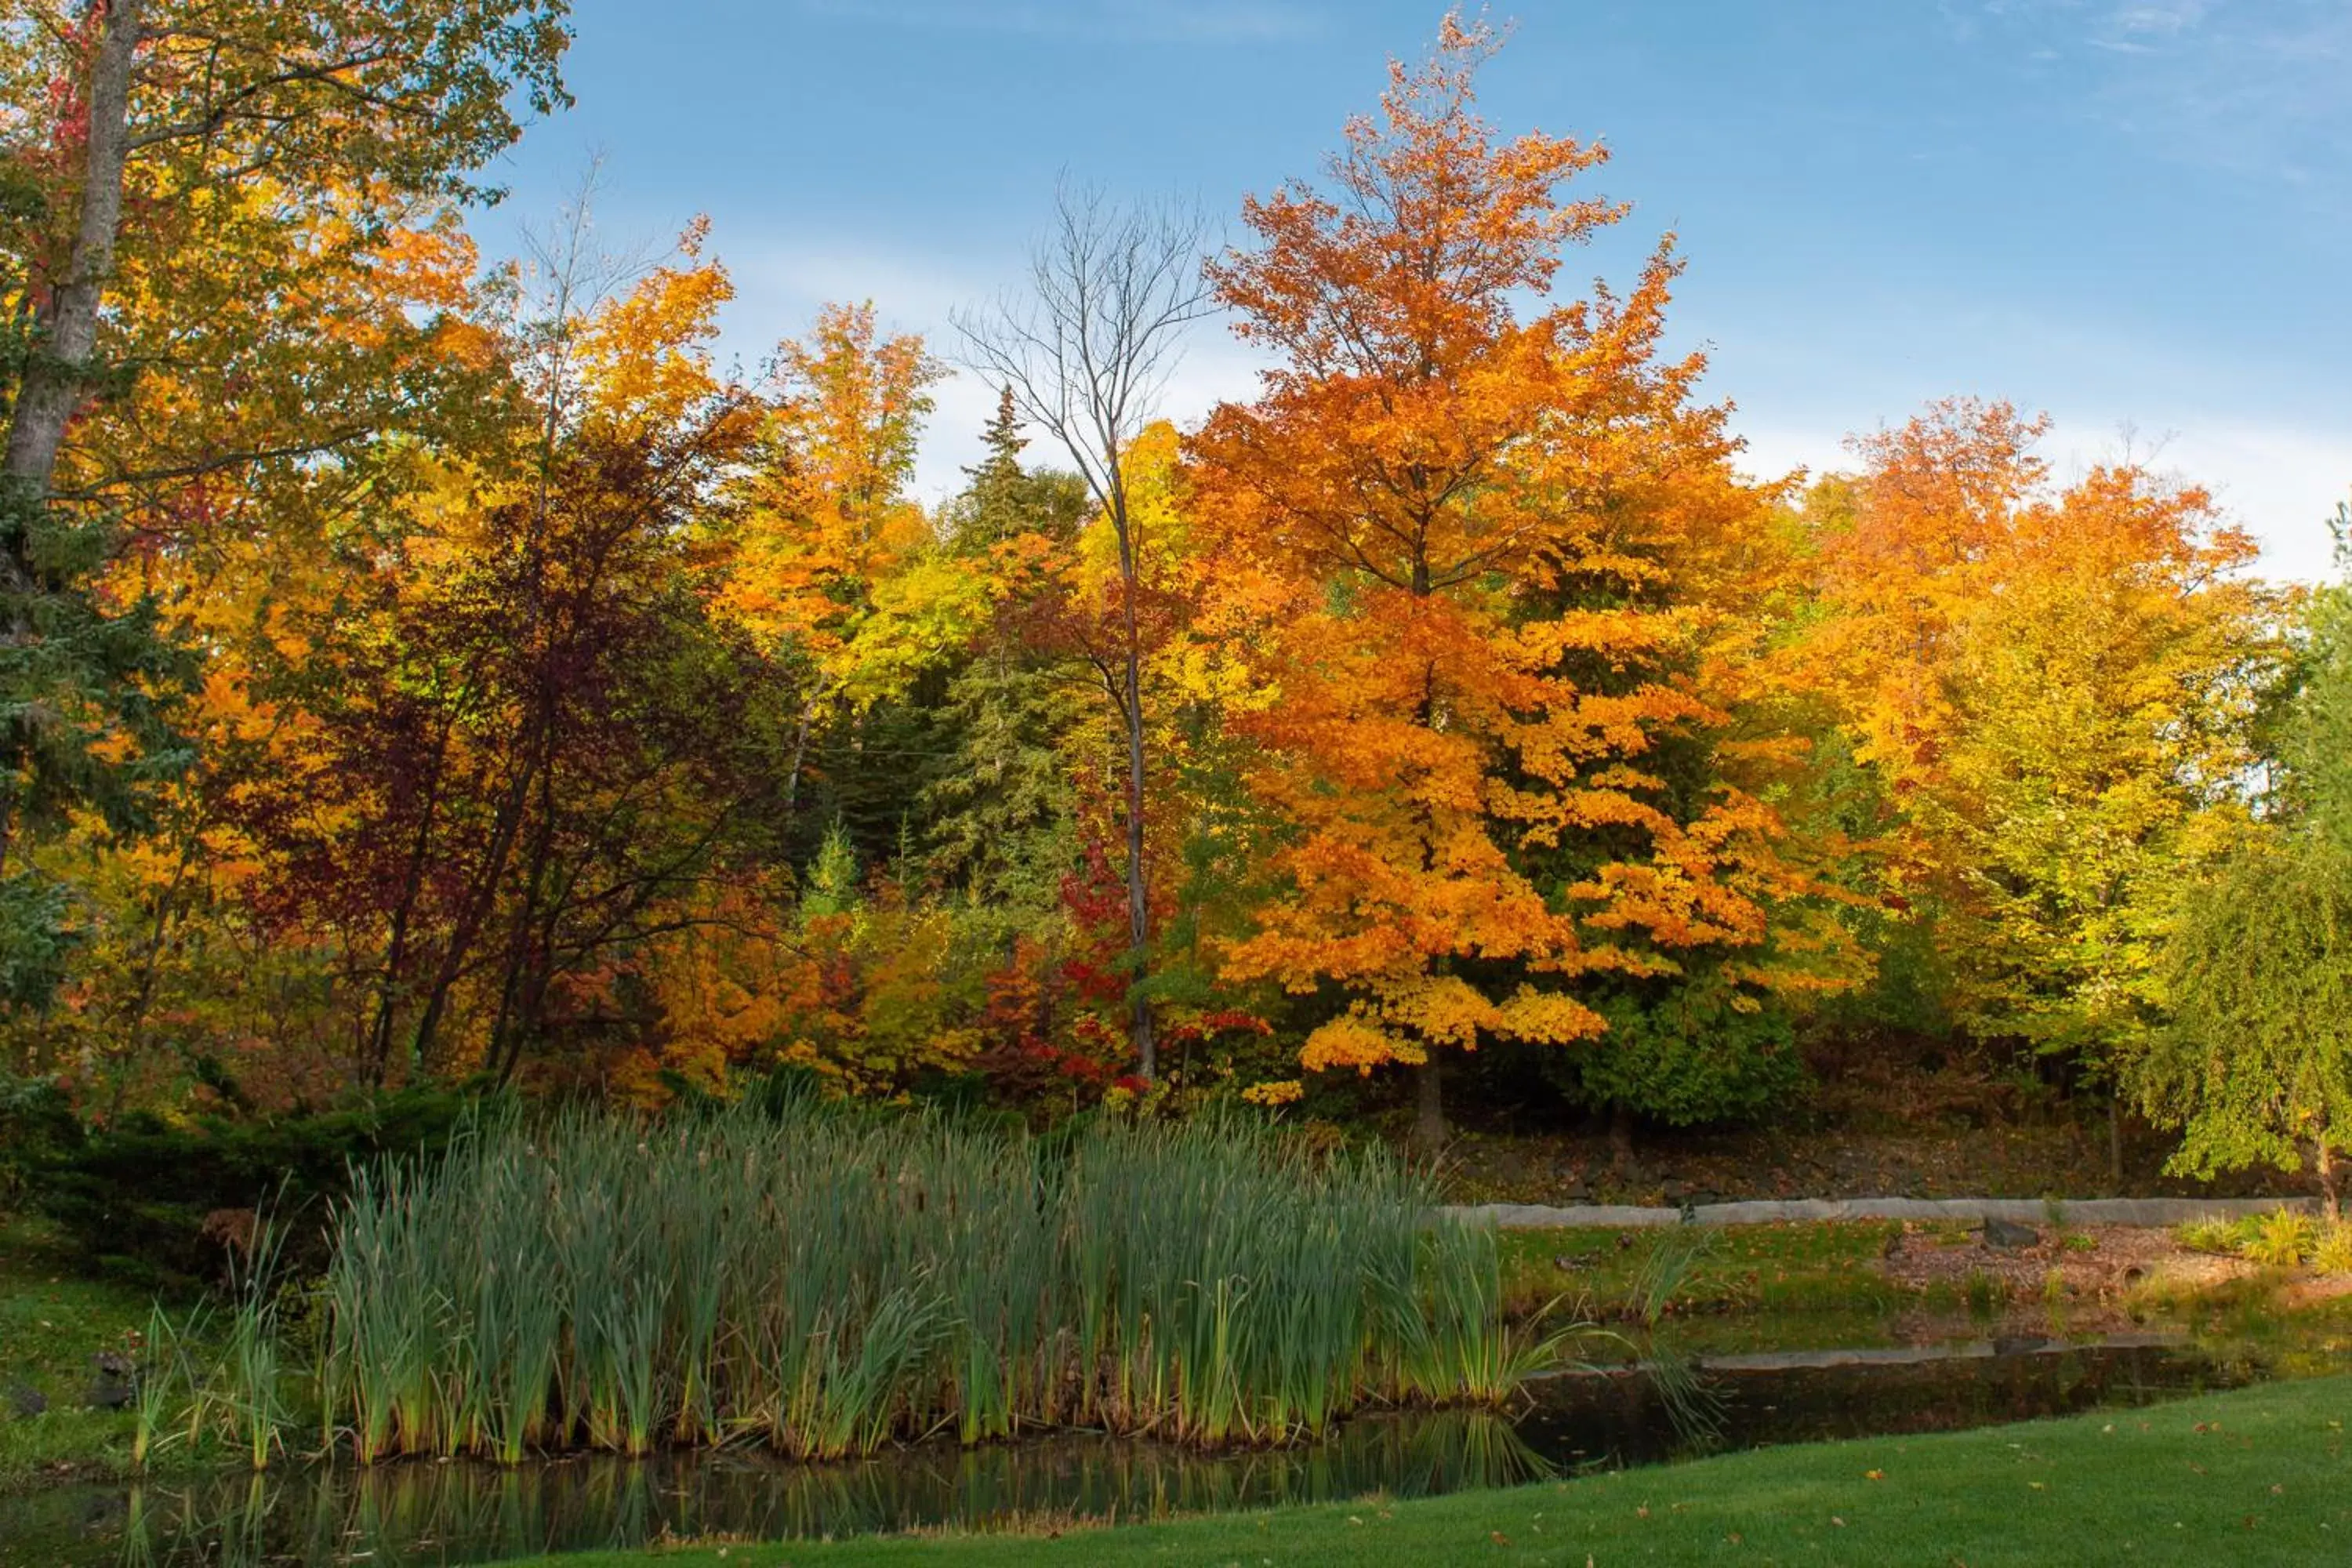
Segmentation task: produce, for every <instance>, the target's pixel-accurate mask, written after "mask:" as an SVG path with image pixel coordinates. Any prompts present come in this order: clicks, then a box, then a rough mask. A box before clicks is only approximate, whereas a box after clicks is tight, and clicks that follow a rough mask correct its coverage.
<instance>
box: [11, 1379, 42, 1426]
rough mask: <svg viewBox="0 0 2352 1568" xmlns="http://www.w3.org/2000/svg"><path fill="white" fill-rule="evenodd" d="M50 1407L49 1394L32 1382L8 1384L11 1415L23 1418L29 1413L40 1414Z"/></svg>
mask: <svg viewBox="0 0 2352 1568" xmlns="http://www.w3.org/2000/svg"><path fill="white" fill-rule="evenodd" d="M48 1407H49V1401H48V1397H47V1395H46V1394H43V1393H42V1392H41V1391H40V1390H39V1389H37V1388H35V1387H34V1386H33V1385H32V1384H29V1383H22V1382H18V1383H12V1384H9V1385H8V1414H9V1415H14V1416H16V1417H17V1418H19V1419H22V1418H23V1417H25V1416H27V1415H39V1414H40V1413H41V1412H42V1411H44V1410H47V1408H48Z"/></svg>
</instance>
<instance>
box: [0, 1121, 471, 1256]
mask: <svg viewBox="0 0 2352 1568" xmlns="http://www.w3.org/2000/svg"><path fill="white" fill-rule="evenodd" d="M471 1103H472V1102H471V1101H470V1100H468V1099H467V1098H466V1097H464V1096H461V1095H457V1094H454V1093H451V1092H449V1091H447V1090H444V1089H418V1090H411V1091H405V1092H403V1093H398V1094H392V1095H386V1096H383V1097H382V1098H380V1099H377V1100H372V1101H369V1102H367V1103H365V1104H362V1105H359V1106H354V1107H352V1108H350V1109H347V1110H334V1111H328V1112H325V1113H321V1114H316V1115H309V1116H289V1117H276V1118H270V1119H268V1120H255V1121H228V1120H208V1121H201V1122H198V1123H195V1124H194V1125H192V1126H184V1127H175V1126H172V1125H169V1124H167V1123H165V1122H163V1121H162V1120H160V1119H159V1118H156V1117H154V1116H151V1115H145V1114H139V1115H132V1116H128V1117H124V1118H123V1119H122V1120H121V1121H118V1122H116V1123H115V1124H113V1125H112V1126H110V1127H107V1128H104V1129H93V1130H89V1131H84V1130H83V1129H82V1128H80V1127H79V1125H69V1126H68V1127H64V1128H58V1127H56V1126H55V1125H54V1121H52V1123H51V1126H52V1131H53V1132H54V1134H55V1136H54V1139H53V1146H52V1147H51V1148H50V1149H49V1150H48V1151H47V1152H46V1153H44V1154H42V1155H40V1156H39V1157H38V1158H37V1159H36V1160H34V1161H33V1162H31V1163H30V1164H29V1167H28V1169H27V1171H26V1176H25V1181H26V1185H27V1189H28V1191H27V1204H28V1206H30V1207H33V1208H36V1209H38V1210H39V1211H40V1212H41V1213H43V1214H45V1215H48V1216H49V1217H50V1218H51V1219H53V1220H54V1221H56V1222H57V1224H58V1227H59V1228H60V1229H61V1230H63V1231H64V1232H65V1233H66V1234H67V1236H68V1237H70V1238H71V1239H72V1241H73V1242H74V1243H75V1244H76V1245H77V1247H78V1248H79V1252H80V1254H81V1256H82V1257H83V1258H84V1259H85V1260H86V1261H87V1262H88V1263H89V1265H90V1266H91V1267H92V1268H95V1269H98V1270H101V1271H104V1272H107V1273H111V1274H117V1275H120V1276H122V1277H125V1278H127V1279H132V1280H134V1281H136V1282H138V1283H141V1284H146V1285H154V1286H184V1285H187V1284H190V1283H192V1282H194V1281H198V1280H203V1279H213V1278H217V1277H218V1276H219V1275H220V1274H221V1273H222V1271H223V1268H224V1265H225V1264H226V1262H227V1261H228V1258H227V1254H228V1253H229V1252H230V1251H232V1250H233V1249H234V1248H235V1247H236V1245H238V1241H239V1238H240V1237H241V1236H242V1235H244V1234H247V1230H246V1226H249V1219H239V1218H237V1217H236V1216H249V1215H251V1214H252V1213H253V1212H254V1211H257V1210H262V1209H267V1210H268V1211H269V1212H270V1213H271V1214H272V1215H275V1216H276V1218H277V1219H278V1224H279V1227H280V1230H281V1232H282V1233H283V1235H284V1237H285V1245H286V1247H287V1248H288V1252H289V1262H291V1263H294V1264H296V1265H299V1266H302V1267H318V1266H320V1265H322V1264H323V1263H324V1260H325V1256H326V1254H325V1247H324V1242H323V1226H324V1224H325V1221H326V1218H327V1211H328V1207H329V1205H330V1204H331V1202H332V1201H333V1200H335V1199H337V1198H340V1197H341V1195H342V1194H344V1193H346V1192H347V1191H349V1189H350V1184H351V1172H352V1167H353V1166H354V1164H357V1163H366V1162H369V1161H373V1160H377V1159H380V1158H382V1157H383V1156H386V1155H400V1154H410V1153H415V1152H418V1151H420V1150H428V1149H437V1148H440V1147H442V1146H444V1145H446V1143H447V1142H449V1139H450V1136H451V1134H452V1132H453V1131H454V1130H455V1129H456V1128H457V1126H458V1124H459V1123H460V1121H462V1120H463V1119H464V1118H465V1116H466V1115H467V1108H468V1106H469V1105H470V1104H471ZM48 1114H50V1115H51V1116H52V1118H53V1117H54V1112H50V1113H48ZM208 1222H209V1223H208Z"/></svg>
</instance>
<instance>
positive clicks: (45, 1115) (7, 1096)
mask: <svg viewBox="0 0 2352 1568" xmlns="http://www.w3.org/2000/svg"><path fill="white" fill-rule="evenodd" d="M80 1136H81V1123H80V1122H79V1121H78V1120H76V1118H75V1116H74V1113H73V1107H72V1106H71V1105H70V1104H68V1102H67V1100H66V1097H65V1095H64V1094H63V1093H62V1092H61V1091H60V1090H59V1089H58V1086H57V1085H56V1084H54V1083H51V1082H50V1081H49V1080H48V1079H42V1078H18V1077H16V1076H15V1075H14V1074H12V1073H6V1072H0V1213H5V1212H6V1211H8V1210H10V1209H13V1208H16V1207H17V1206H19V1205H21V1204H22V1203H23V1202H24V1199H25V1194H26V1190H27V1188H28V1187H29V1186H30V1185H31V1184H32V1182H33V1180H34V1177H35V1173H37V1171H38V1170H39V1169H40V1168H41V1167H42V1166H43V1165H45V1164H47V1163H49V1162H52V1161H54V1160H56V1159H57V1158H58V1156H60V1155H62V1154H64V1153H65V1152H67V1151H68V1150H69V1149H71V1148H72V1147H73V1146H74V1145H75V1143H76V1142H78V1141H79V1138H80Z"/></svg>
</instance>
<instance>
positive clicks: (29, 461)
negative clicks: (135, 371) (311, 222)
mask: <svg viewBox="0 0 2352 1568" xmlns="http://www.w3.org/2000/svg"><path fill="white" fill-rule="evenodd" d="M142 4H143V0H99V8H100V9H101V10H102V11H103V14H104V16H105V21H104V24H103V26H102V28H101V30H100V34H99V37H98V44H97V47H96V48H95V49H94V51H93V52H92V54H91V58H90V66H89V97H88V104H87V107H88V110H89V135H88V138H87V141H86V142H85V144H84V147H83V153H82V190H81V215H80V217H79V221H78V222H77V223H76V225H75V228H74V238H73V248H72V249H71V250H70V251H69V252H68V255H67V258H66V267H65V272H64V275H63V276H62V277H60V278H59V279H57V281H56V283H55V284H54V286H53V287H52V288H51V289H50V291H49V300H48V305H47V309H45V310H42V311H41V312H40V315H39V317H38V322H37V324H38V332H37V341H36V342H35V344H34V347H33V353H32V357H31V358H30V360H29V361H27V363H26V365H25V372H24V378H23V381H22V383H21V384H19V385H18V387H17V390H16V411H15V415H14V416H13V417H12V418H11V419H10V421H9V426H8V450H7V456H6V458H5V459H0V473H5V476H6V477H7V479H8V480H9V481H10V488H11V489H15V490H16V492H17V493H18V494H19V495H21V496H23V497H24V498H25V499H26V501H27V502H28V503H38V502H40V501H42V500H46V499H47V496H48V491H49V481H50V478H51V476H52V475H53V474H55V473H56V471H57V466H58V448H59V447H62V446H64V444H65V435H66V426H68V424H70V423H71V422H72V419H73V416H74V413H75V411H76V410H77V409H78V408H79V407H80V405H81V401H82V398H83V397H84V396H85V395H87V394H88V392H89V384H90V381H91V379H92V373H93V366H92V363H91V356H92V353H94V351H95V350H96V348H97V346H98V315H99V306H100V302H101V300H102V299H103V296H104V293H105V289H106V284H107V280H108V279H110V278H111V277H112V276H113V274H114V242H115V235H116V232H117V230H118V229H119V228H120V227H121V222H122V171H123V165H124V163H126V161H127V160H128V159H129V157H130V153H131V127H130V117H131V66H132V64H133V62H134V57H135V55H136V53H137V51H138V47H139V36H140V10H141V7H142ZM21 526H22V523H21V521H19V522H18V523H17V524H16V525H15V526H12V527H11V528H10V530H9V536H10V537H9V550H8V552H7V555H8V562H7V570H8V571H9V572H10V573H11V574H12V575H14V576H16V577H17V578H18V579H19V581H17V582H16V583H15V584H12V586H15V587H16V588H18V589H19V590H20V591H28V590H29V589H30V588H31V587H32V586H33V581H32V574H31V572H30V570H29V566H30V563H29V560H28V558H27V556H26V541H25V539H24V537H23V535H22V533H21V532H20V531H19V530H20V529H21Z"/></svg>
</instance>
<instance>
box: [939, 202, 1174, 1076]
mask: <svg viewBox="0 0 2352 1568" xmlns="http://www.w3.org/2000/svg"><path fill="white" fill-rule="evenodd" d="M1202 234H1203V226H1202V221H1201V219H1200V217H1199V216H1198V215H1197V214H1195V213H1193V212H1192V211H1190V210H1188V209H1186V208H1184V207H1181V206H1180V205H1176V204H1173V203H1161V204H1158V205H1138V206H1133V207H1129V208H1125V209H1120V208H1117V207H1114V206H1113V205H1111V204H1109V203H1108V201H1106V200H1105V199H1104V198H1103V197H1102V196H1101V195H1099V194H1097V193H1094V192H1081V191H1073V190H1070V189H1067V188H1065V189H1064V190H1062V191H1060V192H1059V193H1057V195H1056V198H1055V211H1054V226H1053V228H1052V229H1051V231H1050V232H1049V234H1048V235H1047V237H1045V240H1043V241H1042V242H1041V243H1040V244H1039V245H1038V246H1037V247H1036V249H1035V250H1034V252H1033V253H1032V256H1031V259H1030V291H1029V293H1028V294H1027V295H1026V296H1025V297H1023V296H1008V297H1007V298H1006V299H1005V300H1003V301H1001V302H1000V303H999V305H998V306H997V308H996V309H995V310H992V311H989V312H984V313H980V314H973V315H966V316H963V317H961V318H959V321H958V325H959V327H960V329H961V331H962V334H963V337H964V341H965V342H966V343H967V344H968V345H969V347H970V351H971V356H972V360H973V363H974V366H975V368H977V369H979V370H980V371H981V372H982V374H986V375H988V376H989V377H991V378H992V380H994V381H995V382H997V383H998V384H1000V385H1001V386H1003V387H1005V388H1007V389H1008V390H1009V391H1010V392H1011V393H1012V395H1013V401H1014V403H1015V405H1017V406H1018V408H1019V409H1020V411H1021V413H1022V414H1023V415H1024V416H1025V417H1026V418H1028V419H1029V420H1030V421H1031V422H1032V423H1033V424H1034V425H1035V426H1037V427H1038V428H1039V429H1041V430H1043V431H1045V433H1046V434H1047V435H1048V436H1049V437H1052V438H1053V440H1054V441H1055V443H1056V445H1057V446H1058V447H1060V448H1061V451H1062V454H1063V455H1064V456H1066V457H1067V458H1069V460H1070V464H1071V467H1072V468H1075V469H1076V472H1077V473H1078V475H1079V477H1080V478H1081V479H1084V480H1085V482H1086V486H1087V490H1088V492H1089V493H1090V494H1091V495H1092V496H1093V498H1094V500H1095V503H1096V505H1097V508H1099V509H1100V511H1101V514H1102V518H1103V521H1104V522H1105V523H1106V524H1107V525H1108V528H1109V531H1110V534H1111V540H1112V543H1113V545H1114V548H1115V550H1116V552H1117V558H1118V590H1119V592H1118V617H1119V630H1120V646H1119V648H1118V662H1117V664H1116V665H1115V666H1112V667H1109V668H1106V669H1105V670H1104V679H1103V692H1104V696H1105V697H1106V699H1107V700H1108V701H1109V703H1110V706H1111V708H1112V709H1113V710H1114V711H1115V713H1116V714H1117V716H1118V724H1119V730H1120V737H1121V739H1122V741H1123V742H1124V743H1125V748H1126V753H1127V754H1126V763H1127V769H1126V781H1125V789H1124V799H1123V802H1122V812H1123V816H1124V818H1125V823H1124V827H1125V834H1126V840H1127V843H1126V849H1127V867H1126V876H1127V916H1128V963H1129V969H1130V971H1131V973H1130V974H1129V984H1130V987H1131V992H1130V1001H1129V1023H1128V1031H1129V1041H1130V1043H1131V1044H1132V1045H1133V1047H1134V1049H1135V1055H1136V1061H1137V1063H1138V1067H1139V1071H1140V1072H1141V1074H1142V1076H1143V1077H1144V1078H1145V1079H1147V1080H1148V1079H1150V1078H1151V1077H1152V1076H1153V1075H1154V1074H1155V1073H1156V1072H1157V1071H1158V1048H1157V1046H1156V1043H1155V1041H1154V1038H1153V1026H1152V1008H1151V997H1150V987H1149V984H1148V982H1149V978H1150V951H1151V888H1150V865H1149V861H1148V858H1147V850H1148V845H1147V843H1146V839H1147V837H1148V832H1147V827H1146V817H1147V813H1148V810H1149V805H1150V790H1149V784H1150V777H1149V773H1148V758H1147V754H1146V753H1147V750H1148V742H1149V735H1150V715H1149V714H1148V713H1147V711H1146V710H1145V700H1144V682H1143V663H1144V634H1143V626H1142V620H1143V615H1144V612H1143V609H1142V607H1141V604H1140V601H1141V598H1142V595H1143V592H1144V559H1145V545H1144V542H1143V541H1142V539H1141V537H1140V534H1141V529H1140V526H1139V519H1138V518H1137V516H1136V513H1135V509H1134V507H1133V505H1132V501H1131V497H1130V496H1129V487H1128V482H1127V477H1126V463H1127V456H1128V453H1129V448H1130V447H1133V445H1134V444H1135V442H1136V440H1137V438H1138V437H1140V436H1141V435H1142V433H1143V431H1144V430H1145V429H1146V428H1147V427H1148V426H1150V423H1151V422H1152V420H1153V419H1154V418H1155V417H1156V416H1157V414H1158V412H1159V411H1158V408H1157V406H1156V405H1157V402H1158V400H1159V398H1160V395H1161V394H1162V392H1163V391H1164V390H1165V387H1166V384H1167V379H1168V376H1169V374H1170V373H1171V371H1172V370H1173V369H1174V367H1175V364H1176V361H1177V356H1178V354H1179V353H1180V351H1181V340H1182V334H1183V332H1184V330H1185V328H1186V327H1187V326H1188V325H1189V324H1190V323H1191V322H1192V321H1195V320H1196V319H1198V318H1199V317H1200V315H1201V314H1202V307H1203V294H1202V287H1201V282H1200V279H1199V274H1198V268H1199V263H1200V251H1201V244H1202Z"/></svg>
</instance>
